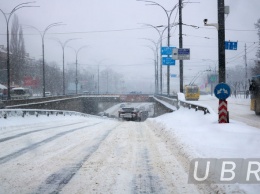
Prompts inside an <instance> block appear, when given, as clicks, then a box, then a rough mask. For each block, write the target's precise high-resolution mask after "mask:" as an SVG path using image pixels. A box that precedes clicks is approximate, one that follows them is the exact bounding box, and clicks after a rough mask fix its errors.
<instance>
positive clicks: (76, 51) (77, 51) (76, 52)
mask: <svg viewBox="0 0 260 194" xmlns="http://www.w3.org/2000/svg"><path fill="white" fill-rule="evenodd" d="M86 47H87V46H82V47H80V48H79V49H78V50H76V49H74V48H72V47H69V48H71V49H73V50H74V51H75V54H76V81H75V83H76V94H78V53H79V51H81V50H82V49H83V48H86Z"/></svg>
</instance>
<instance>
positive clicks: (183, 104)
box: [179, 100, 210, 115]
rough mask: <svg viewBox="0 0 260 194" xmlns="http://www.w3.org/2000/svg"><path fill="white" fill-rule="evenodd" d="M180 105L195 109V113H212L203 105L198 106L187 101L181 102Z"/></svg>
mask: <svg viewBox="0 0 260 194" xmlns="http://www.w3.org/2000/svg"><path fill="white" fill-rule="evenodd" d="M179 104H180V106H183V107H184V108H189V109H191V108H192V109H195V111H198V110H201V111H203V112H204V115H205V114H207V113H210V111H209V109H208V108H207V107H205V106H202V105H197V104H194V103H191V102H187V101H182V100H179Z"/></svg>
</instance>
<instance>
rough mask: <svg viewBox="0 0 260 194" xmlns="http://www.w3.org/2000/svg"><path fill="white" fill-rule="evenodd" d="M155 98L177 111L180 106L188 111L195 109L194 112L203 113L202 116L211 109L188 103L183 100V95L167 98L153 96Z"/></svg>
mask: <svg viewBox="0 0 260 194" xmlns="http://www.w3.org/2000/svg"><path fill="white" fill-rule="evenodd" d="M155 96H156V98H158V99H160V100H163V101H165V102H167V103H169V104H171V105H173V106H175V107H176V108H177V109H179V107H180V106H182V107H184V108H188V109H195V111H198V110H200V111H203V112H204V114H207V113H210V111H211V108H210V107H208V106H204V105H200V104H197V103H196V102H189V101H186V100H185V97H184V95H183V94H181V93H179V94H178V95H175V96H167V95H155Z"/></svg>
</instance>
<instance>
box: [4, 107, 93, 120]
mask: <svg viewBox="0 0 260 194" xmlns="http://www.w3.org/2000/svg"><path fill="white" fill-rule="evenodd" d="M32 115H34V116H36V117H39V116H40V115H45V116H50V115H56V116H58V115H63V116H83V117H92V116H93V117H95V116H94V115H89V114H84V113H80V112H75V111H61V110H41V109H1V110H0V119H1V118H4V119H7V118H8V117H17V116H18V117H19V116H20V117H25V116H32Z"/></svg>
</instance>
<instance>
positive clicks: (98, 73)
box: [97, 59, 106, 94]
mask: <svg viewBox="0 0 260 194" xmlns="http://www.w3.org/2000/svg"><path fill="white" fill-rule="evenodd" d="M104 60H106V59H103V60H101V61H99V62H98V77H97V78H98V85H97V87H98V94H99V65H100V64H101V63H102V62H103V61H104Z"/></svg>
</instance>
